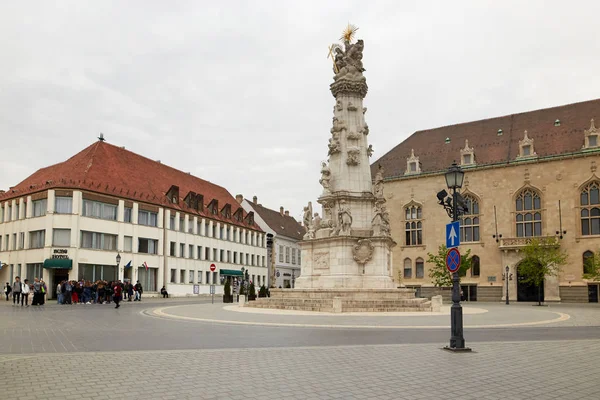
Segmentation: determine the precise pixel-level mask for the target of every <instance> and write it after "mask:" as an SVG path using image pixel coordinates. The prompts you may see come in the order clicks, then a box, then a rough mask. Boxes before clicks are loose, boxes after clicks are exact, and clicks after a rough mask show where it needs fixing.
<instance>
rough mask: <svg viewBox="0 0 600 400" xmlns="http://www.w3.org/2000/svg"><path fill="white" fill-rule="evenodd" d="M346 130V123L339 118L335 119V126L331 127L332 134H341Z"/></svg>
mask: <svg viewBox="0 0 600 400" xmlns="http://www.w3.org/2000/svg"><path fill="white" fill-rule="evenodd" d="M345 130H346V123H345V122H344V121H341V120H339V119H338V118H337V117H333V126H332V127H331V130H330V131H331V134H332V135H335V134H336V133H341V132H343V131H345Z"/></svg>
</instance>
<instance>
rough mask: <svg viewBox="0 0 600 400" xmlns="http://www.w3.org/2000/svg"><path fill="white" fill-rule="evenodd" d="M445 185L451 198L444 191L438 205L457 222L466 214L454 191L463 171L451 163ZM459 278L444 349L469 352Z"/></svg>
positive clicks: (454, 284)
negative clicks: (466, 343) (447, 338)
mask: <svg viewBox="0 0 600 400" xmlns="http://www.w3.org/2000/svg"><path fill="white" fill-rule="evenodd" d="M445 177H446V185H447V186H448V189H449V190H452V197H450V196H448V193H446V191H445V190H442V191H441V192H439V193H438V194H437V198H438V200H439V204H440V205H441V206H443V207H444V209H445V210H446V212H447V213H448V216H449V217H450V218H452V222H455V221H458V217H459V216H460V215H462V214H464V213H465V212H467V211H468V210H467V207H466V202H465V201H464V198H463V197H462V196H461V195H460V193H458V192H457V191H456V190H457V189H460V188H461V187H462V184H463V179H464V177H465V173H464V171H463V170H462V169H461V168H460V167H459V166H458V165H456V162H454V163H452V166H451V167H450V168H448V171H447V172H446V174H445ZM459 283H460V278H459V276H458V271H456V272H454V273H452V307H451V308H450V332H451V336H450V345H449V346H447V347H444V349H446V350H451V351H471V349H470V348H468V347H465V338H464V337H463V313H462V307H461V305H460V284H459Z"/></svg>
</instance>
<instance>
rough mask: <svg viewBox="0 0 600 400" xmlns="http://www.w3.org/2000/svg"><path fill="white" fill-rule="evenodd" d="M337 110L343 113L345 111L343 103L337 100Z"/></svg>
mask: <svg viewBox="0 0 600 400" xmlns="http://www.w3.org/2000/svg"><path fill="white" fill-rule="evenodd" d="M335 109H336V110H338V111H342V110H343V109H344V106H343V105H342V101H341V100H339V99H338V100H337V101H336V102H335Z"/></svg>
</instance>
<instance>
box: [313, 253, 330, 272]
mask: <svg viewBox="0 0 600 400" xmlns="http://www.w3.org/2000/svg"><path fill="white" fill-rule="evenodd" d="M313 268H314V269H328V268H329V252H328V251H316V252H315V253H314V255H313Z"/></svg>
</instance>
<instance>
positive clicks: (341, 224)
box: [337, 200, 352, 236]
mask: <svg viewBox="0 0 600 400" xmlns="http://www.w3.org/2000/svg"><path fill="white" fill-rule="evenodd" d="M351 227H352V213H351V212H350V210H349V209H348V208H347V207H346V201H345V200H340V208H339V210H338V229H337V233H338V234H339V235H340V236H350V232H351Z"/></svg>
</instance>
